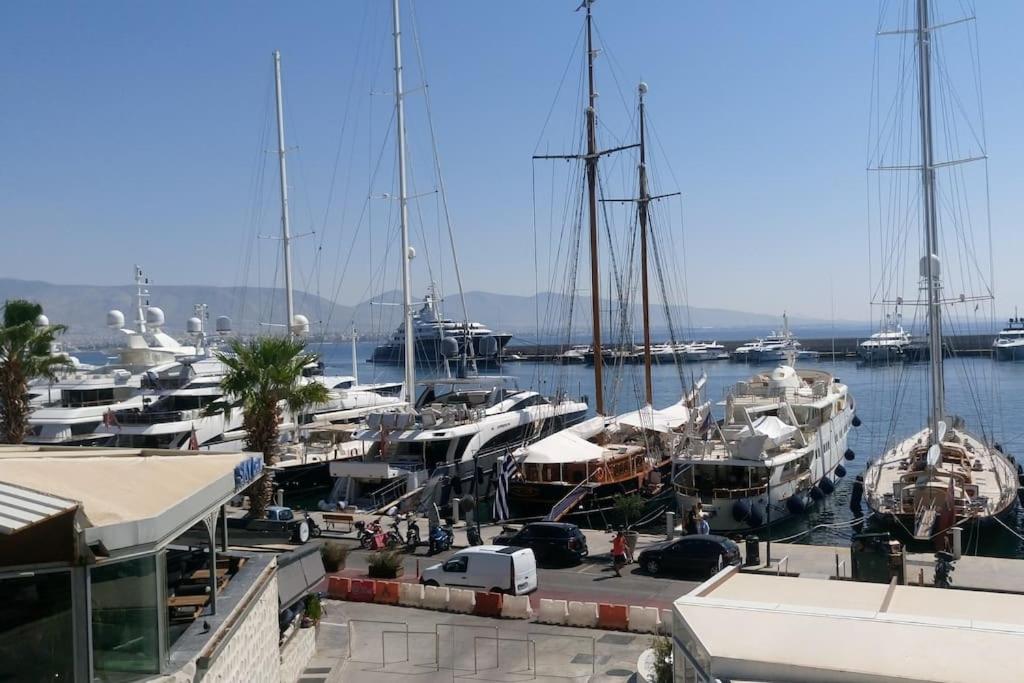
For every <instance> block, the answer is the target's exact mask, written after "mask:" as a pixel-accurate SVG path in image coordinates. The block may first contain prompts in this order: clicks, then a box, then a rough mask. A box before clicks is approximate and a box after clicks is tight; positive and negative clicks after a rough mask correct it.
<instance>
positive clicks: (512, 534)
mask: <svg viewBox="0 0 1024 683" xmlns="http://www.w3.org/2000/svg"><path fill="white" fill-rule="evenodd" d="M493 542H494V545H511V546H516V547H518V548H530V549H531V550H533V555H534V557H536V558H537V561H538V562H567V563H573V564H576V563H578V562H580V560H582V559H583V558H584V557H586V556H587V553H588V550H587V538H586V536H584V535H583V532H582V531H580V528H579V527H578V526H576V525H575V524H565V523H562V522H531V523H529V524H527V525H526V526H524V527H523V528H522V529H520V530H519V531H516V530H514V529H506V530H504V531H503V532H502V533H501V534H499V535H497V536H495V537H494V541H493Z"/></svg>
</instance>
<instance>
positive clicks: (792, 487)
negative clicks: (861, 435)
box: [674, 365, 854, 533]
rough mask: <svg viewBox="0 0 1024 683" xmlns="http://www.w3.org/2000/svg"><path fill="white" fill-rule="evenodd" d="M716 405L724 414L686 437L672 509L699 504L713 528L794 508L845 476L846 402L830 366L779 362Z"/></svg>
mask: <svg viewBox="0 0 1024 683" xmlns="http://www.w3.org/2000/svg"><path fill="white" fill-rule="evenodd" d="M720 405H723V406H724V407H725V417H724V419H723V420H721V421H719V422H715V423H712V422H708V423H705V425H704V426H703V427H702V429H701V433H700V434H698V435H695V437H694V438H693V439H691V440H690V441H689V443H688V445H687V447H686V449H685V450H684V451H683V453H682V455H680V456H679V457H677V458H676V461H675V479H674V481H675V487H676V495H677V500H678V502H679V508H680V510H682V511H683V512H685V511H687V510H690V509H691V508H692V506H693V505H695V504H697V503H700V504H701V505H702V506H703V510H704V513H705V514H706V515H707V520H708V523H709V524H710V526H711V530H712V531H713V532H715V533H732V532H740V531H746V530H750V529H757V528H759V527H763V526H765V525H766V524H768V522H769V521H771V522H773V523H774V522H778V521H781V520H782V519H784V518H786V517H790V516H792V515H799V514H802V513H803V512H805V511H806V510H808V509H809V508H810V506H811V505H812V504H813V501H814V500H816V499H819V498H822V497H824V496H825V495H827V494H830V493H832V491H833V490H834V488H835V485H836V482H837V481H838V480H839V479H840V478H841V477H843V476H845V474H846V469H845V468H844V467H843V465H842V460H843V457H844V454H846V450H847V448H846V438H847V433H848V432H849V430H850V425H851V423H852V421H853V418H854V404H853V398H852V397H851V396H850V394H849V390H848V389H847V387H846V385H844V384H841V383H840V382H839V381H838V380H836V379H835V378H834V377H833V376H832V375H831V374H830V373H828V372H823V371H820V370H802V369H801V370H798V369H795V368H793V367H792V366H790V365H781V366H779V367H777V368H775V369H774V370H772V371H771V372H765V373H760V374H758V375H755V376H754V377H752V378H751V379H749V380H748V381H746V382H739V383H737V384H736V385H735V386H734V387H733V388H732V389H731V391H730V392H729V394H728V396H727V398H726V400H725V401H724V403H722V404H720ZM848 457H852V453H850V454H849V456H848Z"/></svg>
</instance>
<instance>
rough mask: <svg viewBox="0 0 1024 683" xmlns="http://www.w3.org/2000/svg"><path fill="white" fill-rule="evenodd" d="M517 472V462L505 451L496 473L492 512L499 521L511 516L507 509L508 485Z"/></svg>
mask: <svg viewBox="0 0 1024 683" xmlns="http://www.w3.org/2000/svg"><path fill="white" fill-rule="evenodd" d="M518 472H519V463H517V462H516V459H515V458H514V457H512V454H511V453H506V454H505V458H504V460H502V461H501V472H500V473H499V474H498V490H497V491H496V492H495V494H494V510H493V513H494V518H495V519H496V520H498V521H499V522H504V521H505V520H506V519H508V518H509V517H511V516H512V513H511V512H510V511H509V509H508V485H509V482H510V481H512V477H514V476H515V475H516V474H518Z"/></svg>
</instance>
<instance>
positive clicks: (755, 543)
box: [743, 536, 761, 567]
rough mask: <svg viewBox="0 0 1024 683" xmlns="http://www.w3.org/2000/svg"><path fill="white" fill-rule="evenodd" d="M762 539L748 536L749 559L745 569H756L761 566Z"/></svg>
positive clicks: (746, 561) (745, 562)
mask: <svg viewBox="0 0 1024 683" xmlns="http://www.w3.org/2000/svg"><path fill="white" fill-rule="evenodd" d="M760 543H761V539H760V538H758V537H757V536H747V557H746V560H745V561H744V563H743V566H745V567H756V566H757V565H759V564H761V545H760Z"/></svg>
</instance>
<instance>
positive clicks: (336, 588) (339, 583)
mask: <svg viewBox="0 0 1024 683" xmlns="http://www.w3.org/2000/svg"><path fill="white" fill-rule="evenodd" d="M351 586H352V580H351V579H346V578H343V577H341V576H329V577H327V597H329V598H331V599H333V600H348V592H349V590H350V588H351Z"/></svg>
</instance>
